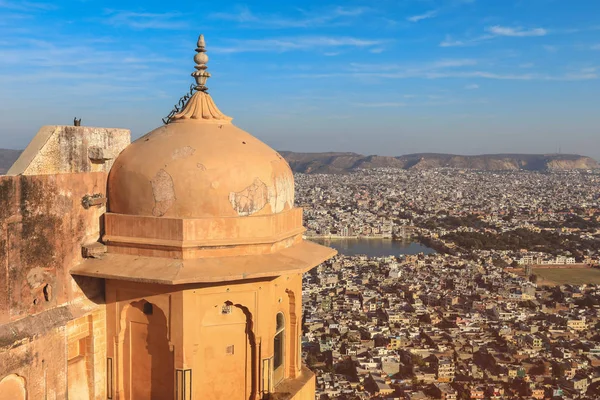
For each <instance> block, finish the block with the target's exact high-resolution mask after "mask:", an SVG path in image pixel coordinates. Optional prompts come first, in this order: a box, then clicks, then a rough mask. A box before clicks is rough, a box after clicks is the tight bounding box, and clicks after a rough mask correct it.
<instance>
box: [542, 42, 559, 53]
mask: <svg viewBox="0 0 600 400" xmlns="http://www.w3.org/2000/svg"><path fill="white" fill-rule="evenodd" d="M542 47H543V48H544V50H546V51H547V52H548V53H556V52H557V51H558V46H553V45H550V44H545V45H543V46H542Z"/></svg>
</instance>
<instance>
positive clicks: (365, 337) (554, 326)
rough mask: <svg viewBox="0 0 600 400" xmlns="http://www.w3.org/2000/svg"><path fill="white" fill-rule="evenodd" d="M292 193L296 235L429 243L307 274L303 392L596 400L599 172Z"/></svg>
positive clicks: (458, 177) (330, 180)
mask: <svg viewBox="0 0 600 400" xmlns="http://www.w3.org/2000/svg"><path fill="white" fill-rule="evenodd" d="M296 184H297V197H296V199H297V201H298V202H299V204H301V205H302V206H303V207H305V211H304V212H305V223H306V225H307V228H308V229H309V231H308V232H307V235H308V236H309V237H310V236H312V237H330V238H334V239H332V240H333V241H335V240H336V239H335V238H339V237H343V238H348V237H371V238H373V239H371V240H375V241H376V240H390V239H383V238H386V237H390V236H391V237H394V238H395V239H398V240H418V241H421V242H423V243H426V244H427V245H428V246H430V247H433V248H435V249H436V250H437V251H436V252H435V253H432V254H423V253H421V254H416V255H392V256H379V257H376V256H371V257H368V256H366V255H363V256H361V255H356V256H345V255H338V256H337V257H335V258H334V259H333V260H331V261H329V262H327V263H325V264H323V265H321V266H319V267H318V268H317V269H315V270H313V271H312V272H311V273H309V274H306V275H305V277H304V282H305V283H304V297H303V301H304V316H305V324H304V343H303V347H304V355H305V357H306V360H307V362H308V364H309V365H310V366H311V368H313V369H314V370H315V371H317V374H318V377H317V393H318V397H317V398H321V399H326V398H330V399H368V398H388V399H398V398H399V399H553V398H557V399H558V398H560V399H576V398H586V399H597V398H599V397H600V390H599V387H598V385H599V384H598V381H600V336H599V335H598V334H597V328H598V327H600V287H599V286H597V284H598V283H600V279H599V277H600V274H599V272H600V271H598V270H597V269H596V268H594V267H597V266H598V263H599V259H600V173H598V171H570V172H553V173H545V172H542V173H539V172H522V171H518V172H479V171H469V170H457V169H435V170H426V171H406V170H400V169H398V170H395V169H385V170H363V171H358V172H355V173H352V174H347V175H304V174H296ZM338 240H339V239H338ZM341 240H345V239H341ZM346 240H351V239H346Z"/></svg>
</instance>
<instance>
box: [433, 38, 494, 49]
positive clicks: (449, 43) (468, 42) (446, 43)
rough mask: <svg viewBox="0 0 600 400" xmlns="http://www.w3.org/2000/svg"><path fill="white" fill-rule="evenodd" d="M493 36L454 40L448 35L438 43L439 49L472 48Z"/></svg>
mask: <svg viewBox="0 0 600 400" xmlns="http://www.w3.org/2000/svg"><path fill="white" fill-rule="evenodd" d="M494 37H495V36H493V35H481V36H477V37H474V38H471V39H463V40H454V39H452V37H451V36H450V35H446V38H445V39H444V40H443V41H442V42H441V43H440V47H463V46H474V45H476V44H478V43H480V42H483V41H485V40H489V39H493V38H494Z"/></svg>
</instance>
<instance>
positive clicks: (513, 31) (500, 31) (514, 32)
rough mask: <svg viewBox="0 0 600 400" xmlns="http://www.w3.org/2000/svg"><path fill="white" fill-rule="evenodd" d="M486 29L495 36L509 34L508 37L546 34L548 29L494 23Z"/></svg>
mask: <svg viewBox="0 0 600 400" xmlns="http://www.w3.org/2000/svg"><path fill="white" fill-rule="evenodd" d="M487 31H488V32H490V33H491V34H492V35H495V36H509V37H527V36H546V35H547V34H548V31H547V30H546V29H544V28H532V29H524V28H522V27H515V28H511V27H507V26H500V25H495V26H491V27H489V28H487Z"/></svg>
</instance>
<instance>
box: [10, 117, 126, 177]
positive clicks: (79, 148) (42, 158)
mask: <svg viewBox="0 0 600 400" xmlns="http://www.w3.org/2000/svg"><path fill="white" fill-rule="evenodd" d="M130 136H131V135H130V132H129V130H128V129H116V128H94V127H88V126H62V125H48V126H43V127H42V128H41V129H40V130H39V131H38V133H37V134H36V135H35V137H34V138H33V140H32V141H31V142H30V143H29V145H28V146H27V148H26V149H25V150H24V151H23V153H21V156H20V157H19V158H18V159H17V161H15V163H14V164H13V166H12V167H11V168H10V169H9V170H8V172H7V175H49V174H64V173H78V172H98V171H104V172H106V173H108V172H109V171H110V168H111V167H112V165H113V162H114V160H115V158H116V157H117V156H118V155H119V153H121V151H123V149H124V148H125V147H127V146H128V145H129V143H130V140H131V138H130Z"/></svg>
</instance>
